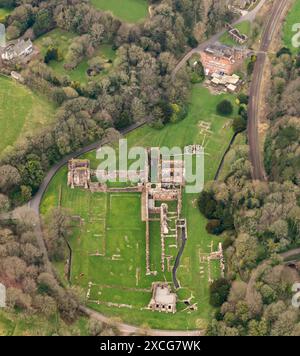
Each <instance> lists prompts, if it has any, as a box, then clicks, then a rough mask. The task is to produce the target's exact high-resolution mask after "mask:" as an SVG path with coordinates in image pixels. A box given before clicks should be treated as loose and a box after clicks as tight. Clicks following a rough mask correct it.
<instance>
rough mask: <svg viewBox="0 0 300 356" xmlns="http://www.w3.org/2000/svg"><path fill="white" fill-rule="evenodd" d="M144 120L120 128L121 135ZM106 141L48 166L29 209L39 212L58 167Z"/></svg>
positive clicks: (102, 142)
mask: <svg viewBox="0 0 300 356" xmlns="http://www.w3.org/2000/svg"><path fill="white" fill-rule="evenodd" d="M146 122H147V121H143V122H140V123H136V124H133V125H131V126H129V127H127V128H126V129H124V130H121V131H120V132H121V134H123V135H125V134H128V133H129V132H131V131H134V130H136V129H137V128H139V127H141V126H144V125H145V124H146ZM107 143H108V142H107V141H103V140H100V141H97V142H94V143H91V144H89V145H87V146H85V147H83V148H80V149H79V150H77V151H75V152H72V153H70V154H68V155H67V156H65V157H63V158H62V159H61V160H60V161H59V162H57V163H55V164H54V166H52V167H51V168H50V170H49V172H48V173H47V175H46V176H45V178H44V180H43V182H42V184H41V185H40V188H39V190H38V191H37V193H36V194H35V196H34V197H33V198H32V200H31V201H30V202H29V204H28V205H29V207H30V208H31V209H33V210H34V211H35V212H36V213H38V214H39V211H40V204H41V201H42V198H43V195H44V193H45V191H46V190H47V187H48V185H49V183H50V182H51V180H52V178H53V177H54V176H55V174H56V173H57V172H58V171H59V170H60V168H61V167H63V166H64V165H66V164H67V163H68V161H69V160H70V159H71V158H76V157H79V156H82V155H83V154H85V153H88V152H90V151H94V150H96V149H97V148H99V147H100V146H101V145H103V144H107Z"/></svg>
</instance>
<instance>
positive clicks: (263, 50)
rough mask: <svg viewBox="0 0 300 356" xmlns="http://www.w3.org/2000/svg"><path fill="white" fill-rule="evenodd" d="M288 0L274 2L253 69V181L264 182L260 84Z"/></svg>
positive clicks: (250, 131)
mask: <svg viewBox="0 0 300 356" xmlns="http://www.w3.org/2000/svg"><path fill="white" fill-rule="evenodd" d="M287 4H288V0H276V1H275V2H274V4H273V7H272V10H271V13H270V16H269V18H268V20H267V22H266V26H265V28H264V31H263V35H262V40H261V45H260V51H259V53H258V54H257V61H256V64H255V67H254V72H253V79H252V84H251V88H250V99H249V105H248V142H249V146H250V161H251V163H252V178H253V179H254V180H261V181H266V180H267V175H266V173H265V169H264V165H263V161H262V157H261V151H260V145H259V134H258V124H259V103H260V98H261V96H262V90H263V89H262V82H263V73H264V68H265V63H266V59H267V52H268V50H269V47H270V44H271V42H272V40H273V39H274V34H275V31H276V29H277V28H278V25H279V22H280V20H281V17H282V14H283V11H284V10H285V7H286V5H287Z"/></svg>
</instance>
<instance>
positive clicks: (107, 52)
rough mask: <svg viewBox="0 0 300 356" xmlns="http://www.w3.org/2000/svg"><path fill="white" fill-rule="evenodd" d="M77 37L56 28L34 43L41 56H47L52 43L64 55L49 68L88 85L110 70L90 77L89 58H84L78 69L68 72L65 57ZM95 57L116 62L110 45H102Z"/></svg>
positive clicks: (51, 63) (52, 62)
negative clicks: (88, 72) (88, 73)
mask: <svg viewBox="0 0 300 356" xmlns="http://www.w3.org/2000/svg"><path fill="white" fill-rule="evenodd" d="M76 36H77V35H76V34H74V33H71V32H67V31H64V30H61V29H59V28H56V29H54V30H52V31H50V32H48V33H46V34H45V35H43V36H41V37H39V38H38V39H37V40H36V41H35V42H34V43H35V45H36V46H37V47H38V48H39V49H40V51H41V54H42V55H43V56H45V54H46V52H47V48H48V46H49V43H50V41H51V42H52V43H53V44H54V45H55V46H56V47H57V48H58V50H59V53H60V54H61V55H62V60H61V61H56V60H52V61H50V63H48V65H49V67H50V68H52V69H53V70H54V71H55V72H56V73H57V74H59V75H61V76H64V75H68V76H69V77H70V79H71V80H73V81H77V82H80V83H83V84H84V83H87V82H88V81H92V80H95V79H98V78H100V77H102V76H103V75H106V74H107V73H108V70H109V69H104V70H103V71H101V73H100V74H98V75H96V76H94V77H89V76H88V75H87V70H88V68H89V65H88V61H89V59H88V58H84V59H83V60H82V61H81V62H80V63H79V64H78V66H77V67H76V68H74V69H73V70H66V69H65V68H64V64H65V63H66V62H65V59H64V58H65V56H66V54H67V52H68V48H69V46H70V45H71V43H72V41H73V39H74V38H75V37H76ZM95 56H102V57H104V58H105V59H110V60H112V61H113V60H114V59H115V57H116V54H115V51H114V50H113V49H112V46H111V45H109V44H102V45H101V46H100V47H99V49H97V50H96V51H95V53H94V55H93V57H95Z"/></svg>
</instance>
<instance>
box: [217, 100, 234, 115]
mask: <svg viewBox="0 0 300 356" xmlns="http://www.w3.org/2000/svg"><path fill="white" fill-rule="evenodd" d="M232 112H233V106H232V104H231V102H230V101H229V100H222V101H221V102H220V103H219V104H218V105H217V113H218V114H220V115H223V116H227V115H230V114H232Z"/></svg>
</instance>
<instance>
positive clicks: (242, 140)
mask: <svg viewBox="0 0 300 356" xmlns="http://www.w3.org/2000/svg"><path fill="white" fill-rule="evenodd" d="M245 144H246V135H245V133H240V134H238V135H237V136H236V138H235V141H234V143H233V145H232V146H231V149H230V150H229V152H228V153H227V155H226V157H225V160H224V164H223V168H222V170H221V172H220V175H219V180H220V181H224V179H225V178H226V176H227V175H228V174H229V173H230V172H231V165H232V164H234V163H235V160H236V148H237V147H238V146H240V145H245Z"/></svg>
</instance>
